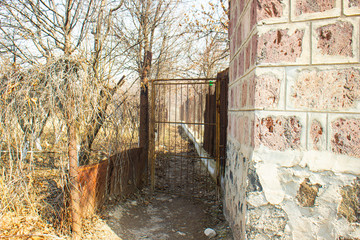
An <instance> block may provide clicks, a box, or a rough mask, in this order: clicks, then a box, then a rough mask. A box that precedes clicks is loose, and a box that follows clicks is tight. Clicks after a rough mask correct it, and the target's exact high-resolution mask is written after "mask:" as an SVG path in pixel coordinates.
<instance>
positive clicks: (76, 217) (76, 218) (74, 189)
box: [68, 100, 81, 240]
mask: <svg viewBox="0 0 360 240" xmlns="http://www.w3.org/2000/svg"><path fill="white" fill-rule="evenodd" d="M70 105H71V106H70V109H71V110H74V108H75V105H74V100H72V101H71V103H70ZM71 110H70V111H69V114H68V118H69V119H68V134H69V148H68V151H69V152H68V156H69V168H70V169H69V172H70V197H71V221H72V222H71V229H72V239H74V240H78V239H81V216H80V188H79V181H78V175H79V172H78V159H77V150H76V142H77V139H76V125H75V121H74V118H73V116H71V115H70V114H71V113H72V112H71Z"/></svg>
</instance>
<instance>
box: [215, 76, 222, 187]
mask: <svg viewBox="0 0 360 240" xmlns="http://www.w3.org/2000/svg"><path fill="white" fill-rule="evenodd" d="M220 85H221V81H220V79H217V80H216V89H215V94H216V129H215V131H216V132H215V158H216V185H217V187H218V188H219V186H220V106H221V102H220V91H221V86H220Z"/></svg>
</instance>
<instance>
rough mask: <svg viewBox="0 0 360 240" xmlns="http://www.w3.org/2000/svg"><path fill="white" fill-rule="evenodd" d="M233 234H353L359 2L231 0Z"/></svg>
mask: <svg viewBox="0 0 360 240" xmlns="http://www.w3.org/2000/svg"><path fill="white" fill-rule="evenodd" d="M230 5H231V6H230V19H231V20H230V28H229V37H230V42H231V44H230V53H231V62H230V85H229V126H228V143H227V149H228V161H227V168H226V182H225V210H226V216H227V218H228V220H229V222H230V223H231V226H232V229H233V232H234V235H235V239H245V237H247V239H301V240H302V239H360V228H359V223H360V217H359V216H360V203H359V202H360V201H359V198H360V189H359V186H360V184H359V181H360V180H359V179H358V178H357V177H359V176H360V150H359V147H360V65H359V20H360V18H359V15H360V3H359V1H357V0H356V1H352V0H318V1H310V0H271V1H270V0H246V1H245V0H231V3H230Z"/></svg>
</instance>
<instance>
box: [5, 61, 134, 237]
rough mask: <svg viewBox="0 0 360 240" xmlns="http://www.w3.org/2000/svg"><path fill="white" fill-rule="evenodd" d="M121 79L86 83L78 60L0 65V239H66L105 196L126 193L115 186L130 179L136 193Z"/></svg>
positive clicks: (130, 105) (128, 94)
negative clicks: (26, 237) (58, 237)
mask: <svg viewBox="0 0 360 240" xmlns="http://www.w3.org/2000/svg"><path fill="white" fill-rule="evenodd" d="M121 81H122V79H121V80H120V81H119V82H116V83H111V82H106V81H105V80H102V81H100V80H99V79H96V78H94V76H93V75H92V74H91V71H89V70H88V69H87V66H86V65H82V61H81V59H80V60H79V59H70V58H62V59H53V60H50V61H49V63H47V64H45V65H39V66H35V67H31V68H26V69H20V68H17V67H14V66H5V67H4V66H3V69H1V75H0V105H1V106H0V136H1V138H0V226H1V231H0V237H5V236H7V237H11V236H13V237H16V236H26V235H29V234H30V235H31V234H33V235H36V234H38V235H39V234H40V235H49V236H50V235H51V236H54V238H56V236H63V237H66V236H70V235H71V233H72V232H74V226H75V225H74V224H77V225H79V227H80V229H81V224H82V222H83V219H84V218H86V217H90V216H91V215H92V214H93V213H94V212H95V211H96V209H97V208H98V207H99V206H100V205H101V204H103V203H104V201H105V200H106V197H107V196H109V195H111V194H113V195H116V194H117V195H119V194H123V193H125V192H126V191H130V190H128V189H123V185H124V184H123V185H121V186H120V185H119V184H118V183H119V181H120V182H124V181H127V183H128V180H129V179H130V177H131V179H136V180H137V181H133V182H134V184H132V185H131V187H132V188H136V184H138V183H139V181H140V180H139V179H140V178H141V176H138V175H139V174H137V172H136V173H130V172H131V171H133V172H134V168H131V167H130V164H129V162H130V160H129V159H132V160H134V159H136V158H139V157H138V156H139V155H140V153H141V150H139V148H138V147H137V146H138V125H139V123H138V119H139V117H138V115H139V111H138V109H139V101H138V92H136V91H129V90H128V89H127V88H125V87H122V82H121ZM71 129H73V130H74V131H73V132H71ZM73 150H74V152H75V155H73V157H75V160H76V164H75V165H71V161H69V159H70V160H71V151H73ZM78 163H79V164H78ZM139 164H140V163H139ZM130 168H131V169H130ZM72 170H74V171H75V174H74V175H72V174H71V171H72ZM124 173H126V174H127V175H126V174H124ZM124 175H126V176H127V177H128V178H129V179H125V178H122V179H121V177H120V176H124ZM135 175H136V176H135ZM74 192H75V193H77V194H78V197H76V198H74V195H73V194H74ZM73 201H76V203H74V202H73ZM74 214H75V215H76V214H77V215H78V217H79V219H78V220H75V221H78V222H77V223H74ZM75 227H76V226H75ZM39 229H40V231H41V232H40V233H39V232H36V231H38V230H39ZM35 230H36V231H35ZM34 231H35V232H34Z"/></svg>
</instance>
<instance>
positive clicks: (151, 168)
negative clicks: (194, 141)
mask: <svg viewBox="0 0 360 240" xmlns="http://www.w3.org/2000/svg"><path fill="white" fill-rule="evenodd" d="M199 81H202V82H203V83H202V84H205V83H206V82H208V83H210V81H214V82H213V84H215V98H216V117H215V162H216V169H215V183H216V186H217V193H219V192H220V105H221V102H220V99H221V98H220V90H221V86H220V84H221V81H220V80H219V79H218V78H182V79H154V80H151V81H150V88H151V89H150V91H151V93H150V116H149V158H148V169H149V171H150V181H151V191H152V192H153V191H154V190H155V161H156V153H155V125H156V124H159V123H161V122H159V121H156V119H155V108H156V106H155V104H156V86H157V85H170V84H182V83H183V82H193V83H190V85H191V84H199V83H198V82H199ZM175 120H176V119H175ZM169 121H170V120H169ZM169 123H176V122H171V121H170V122H169Z"/></svg>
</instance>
